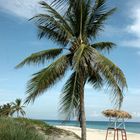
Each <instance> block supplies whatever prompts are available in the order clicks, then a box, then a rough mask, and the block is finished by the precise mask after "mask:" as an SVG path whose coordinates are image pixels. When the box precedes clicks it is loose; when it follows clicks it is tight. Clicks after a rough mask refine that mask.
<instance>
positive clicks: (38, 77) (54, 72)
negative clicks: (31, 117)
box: [26, 55, 70, 103]
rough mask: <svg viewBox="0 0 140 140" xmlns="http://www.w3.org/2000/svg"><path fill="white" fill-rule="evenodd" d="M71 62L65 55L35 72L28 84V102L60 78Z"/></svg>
mask: <svg viewBox="0 0 140 140" xmlns="http://www.w3.org/2000/svg"><path fill="white" fill-rule="evenodd" d="M69 63H70V60H69V57H68V55H64V56H62V57H60V58H59V59H58V60H56V61H55V62H53V63H52V64H50V65H49V66H48V67H47V68H44V69H43V70H41V71H39V72H38V73H35V74H34V75H33V77H32V79H31V80H30V81H29V82H28V84H27V94H28V97H27V99H26V103H28V102H30V101H34V100H35V98H36V97H37V96H39V95H41V94H42V93H43V92H45V91H46V90H47V89H48V88H50V87H51V86H53V85H54V84H55V83H56V82H57V81H58V80H60V79H61V78H62V77H63V76H64V74H65V72H66V70H67V69H68V67H69Z"/></svg>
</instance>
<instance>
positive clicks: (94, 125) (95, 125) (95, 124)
mask: <svg viewBox="0 0 140 140" xmlns="http://www.w3.org/2000/svg"><path fill="white" fill-rule="evenodd" d="M44 122H46V123H48V124H50V125H53V126H55V125H63V126H75V127H79V122H77V121H66V122H63V121H60V120H44ZM125 125H126V131H127V132H132V133H139V134H140V122H125ZM107 127H108V122H106V121H87V128H91V129H100V130H106V129H107Z"/></svg>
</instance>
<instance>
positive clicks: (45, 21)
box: [17, 0, 127, 140]
mask: <svg viewBox="0 0 140 140" xmlns="http://www.w3.org/2000/svg"><path fill="white" fill-rule="evenodd" d="M57 1H63V2H64V1H65V0H57ZM40 4H41V5H42V7H43V8H44V10H45V11H46V13H44V14H39V15H37V16H35V17H33V18H32V19H31V20H34V21H35V23H36V24H37V27H38V32H39V33H38V36H39V38H43V37H46V38H48V39H51V40H53V41H54V42H55V43H57V44H59V45H60V46H61V47H59V48H53V49H48V50H44V51H41V52H37V53H34V54H32V55H31V56H29V57H27V58H26V59H25V60H24V61H22V62H21V63H20V64H19V65H18V66H17V68H18V67H22V66H23V65H25V64H28V65H30V64H40V63H42V64H46V62H47V60H54V62H52V63H51V64H50V65H48V66H47V67H46V68H44V69H42V70H41V71H39V72H37V73H35V74H34V75H33V77H32V79H31V80H30V81H29V82H28V87H27V94H28V97H27V100H26V102H30V101H34V100H35V99H36V98H37V97H38V96H39V95H41V94H42V93H44V92H46V91H47V90H48V89H49V88H50V87H52V86H54V85H55V84H56V83H57V82H58V81H60V80H61V79H62V78H63V77H64V76H65V74H66V71H68V70H70V71H71V73H72V74H71V76H70V78H69V79H68V80H67V82H66V83H65V85H64V88H63V91H62V94H61V101H60V104H61V105H60V111H61V112H62V113H65V115H66V116H67V119H70V118H71V117H73V116H77V117H78V118H79V120H80V122H81V130H82V131H81V137H82V140H86V116H85V108H84V95H85V94H84V87H85V84H86V83H89V84H91V85H92V86H93V88H102V87H103V85H106V86H107V87H109V88H110V89H111V94H112V95H113V100H114V99H115V101H116V103H119V104H118V105H119V107H120V106H121V103H122V101H123V94H122V92H123V89H124V88H125V87H126V86H127V84H126V79H125V76H124V74H123V72H122V71H121V69H119V68H118V67H117V66H116V65H115V64H114V63H113V62H112V61H110V60H109V59H108V58H106V57H105V56H103V54H102V53H101V52H102V51H103V50H105V51H108V52H109V51H110V50H111V49H112V48H114V46H115V44H114V43H112V42H95V41H96V40H95V39H96V37H97V36H98V34H99V31H101V30H103V25H104V22H105V21H106V19H107V18H108V17H109V16H110V15H111V14H112V13H114V11H115V8H113V9H111V10H108V9H107V7H106V0H67V8H62V7H61V6H60V7H61V8H62V9H63V11H62V9H61V10H60V12H58V11H57V10H56V8H57V9H58V5H57V6H56V5H48V4H47V3H46V2H44V1H43V2H40Z"/></svg>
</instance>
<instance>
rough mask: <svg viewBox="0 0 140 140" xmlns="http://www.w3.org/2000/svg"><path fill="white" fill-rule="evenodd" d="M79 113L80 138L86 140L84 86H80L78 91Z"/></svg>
mask: <svg viewBox="0 0 140 140" xmlns="http://www.w3.org/2000/svg"><path fill="white" fill-rule="evenodd" d="M80 111H81V112H80V113H81V122H80V125H81V140H86V115H85V106H84V87H83V88H81V93H80Z"/></svg>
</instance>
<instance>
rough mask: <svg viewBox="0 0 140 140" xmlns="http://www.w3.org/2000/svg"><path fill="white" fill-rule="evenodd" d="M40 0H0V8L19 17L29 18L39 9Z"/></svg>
mask: <svg viewBox="0 0 140 140" xmlns="http://www.w3.org/2000/svg"><path fill="white" fill-rule="evenodd" d="M39 1H40V0H0V9H2V10H4V11H5V12H8V13H10V14H14V15H16V16H19V17H24V18H31V17H32V16H34V15H35V14H37V13H39V12H40V11H41V8H40V6H39V4H38V2H39Z"/></svg>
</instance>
